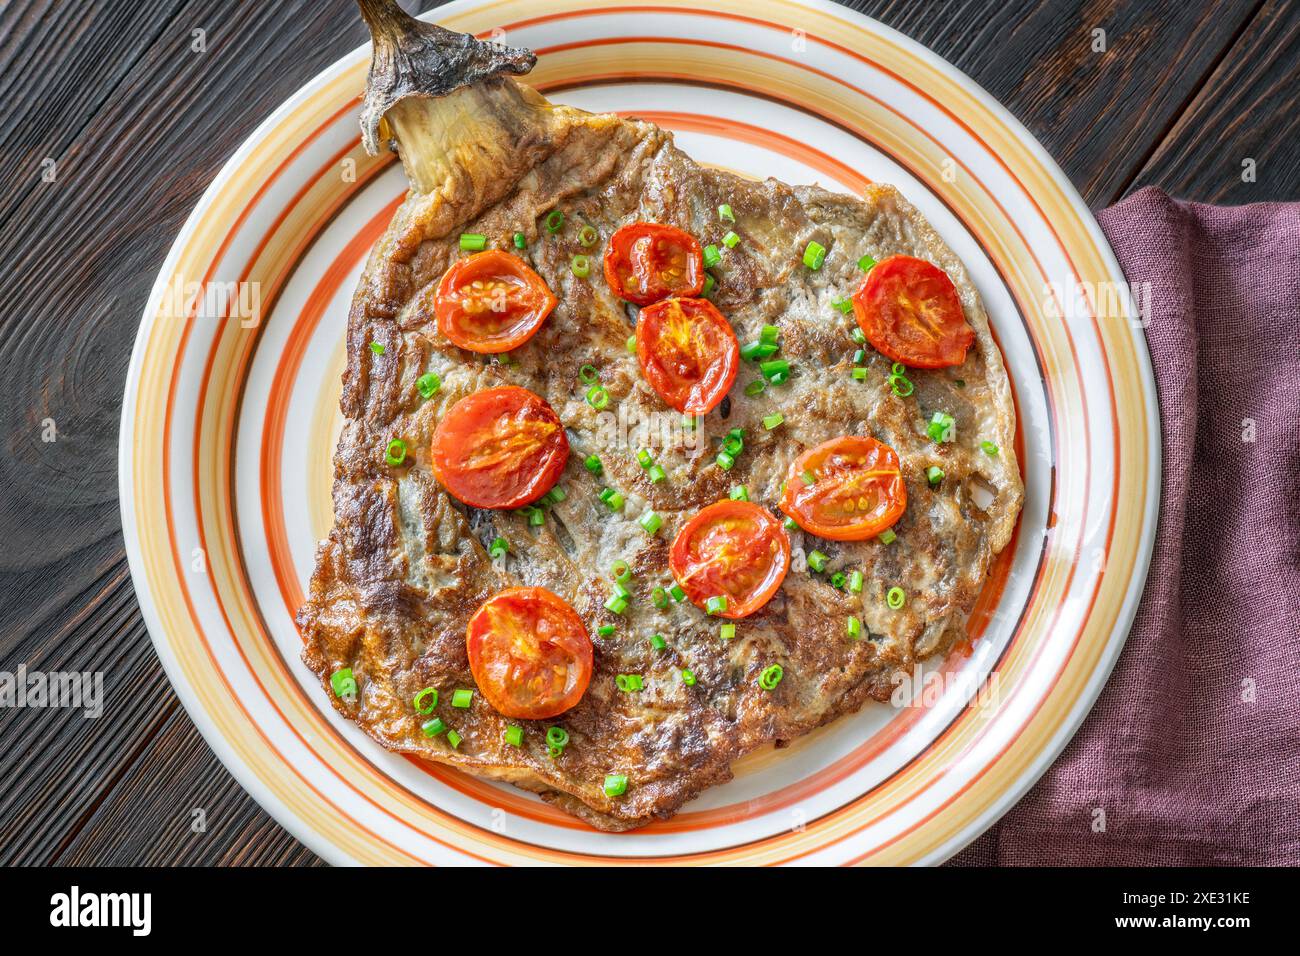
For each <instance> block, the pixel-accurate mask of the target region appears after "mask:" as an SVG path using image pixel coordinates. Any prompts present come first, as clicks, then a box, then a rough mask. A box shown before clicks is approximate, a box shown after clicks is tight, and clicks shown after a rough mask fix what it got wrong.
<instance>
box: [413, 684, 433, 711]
mask: <svg viewBox="0 0 1300 956" xmlns="http://www.w3.org/2000/svg"><path fill="white" fill-rule="evenodd" d="M426 700H427V701H428V706H425V705H424V701H426ZM411 706H413V707H414V708H415V712H416V713H417V714H432V713H433V712H434V710H435V709H437V707H438V690H437V688H436V687H426V688H425V689H424V690H422V691H420V692H419V693H418V694H416V695H415V698H414V699H413V700H412V701H411Z"/></svg>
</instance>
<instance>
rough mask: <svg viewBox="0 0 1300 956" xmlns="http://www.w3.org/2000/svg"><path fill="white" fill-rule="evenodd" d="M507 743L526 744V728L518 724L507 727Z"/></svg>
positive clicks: (520, 745) (513, 744) (513, 745)
mask: <svg viewBox="0 0 1300 956" xmlns="http://www.w3.org/2000/svg"><path fill="white" fill-rule="evenodd" d="M505 737H506V743H508V744H509V745H510V746H511V747H522V746H523V745H524V728H522V727H520V726H519V725H518V724H511V725H510V726H509V727H507V728H506V733H505Z"/></svg>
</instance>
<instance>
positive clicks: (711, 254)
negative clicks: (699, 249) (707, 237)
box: [704, 245, 722, 269]
mask: <svg viewBox="0 0 1300 956" xmlns="http://www.w3.org/2000/svg"><path fill="white" fill-rule="evenodd" d="M721 261H722V253H721V252H719V251H718V247H717V246H714V245H708V246H705V247H704V268H706V269H712V268H713V267H714V266H716V265H717V264H718V263H719V262H721Z"/></svg>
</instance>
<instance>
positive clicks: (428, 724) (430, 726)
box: [420, 717, 447, 737]
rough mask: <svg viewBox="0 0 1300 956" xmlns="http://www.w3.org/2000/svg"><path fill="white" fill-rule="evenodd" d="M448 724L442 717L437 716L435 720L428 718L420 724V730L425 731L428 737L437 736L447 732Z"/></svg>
mask: <svg viewBox="0 0 1300 956" xmlns="http://www.w3.org/2000/svg"><path fill="white" fill-rule="evenodd" d="M446 729H447V725H446V724H445V723H443V720H442V718H441V717H435V718H433V720H426V721H425V722H424V723H422V724H421V725H420V730H422V731H424V736H426V737H436V736H438V735H439V734H441V733H443V732H445V731H446Z"/></svg>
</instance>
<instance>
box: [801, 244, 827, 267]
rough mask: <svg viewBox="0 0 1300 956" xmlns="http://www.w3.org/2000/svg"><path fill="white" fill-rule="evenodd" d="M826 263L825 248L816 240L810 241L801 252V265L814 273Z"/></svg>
mask: <svg viewBox="0 0 1300 956" xmlns="http://www.w3.org/2000/svg"><path fill="white" fill-rule="evenodd" d="M825 261H826V247H825V246H823V245H822V244H821V243H820V242H817V241H816V240H813V241H810V242H809V243H808V245H807V247H806V248H805V249H804V251H803V264H804V265H806V266H807V267H808V268H809V269H812V270H813V271H814V272H816V271H817V270H818V269H820V268H821V267H822V263H823V262H825Z"/></svg>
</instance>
